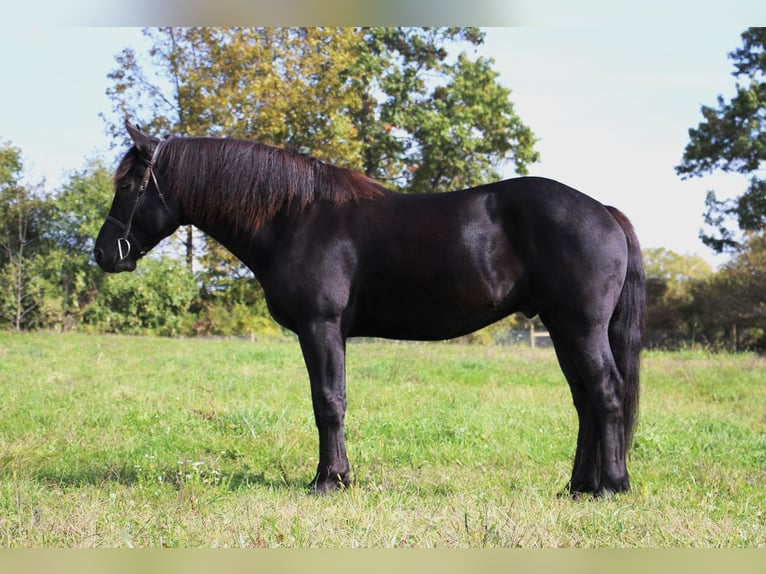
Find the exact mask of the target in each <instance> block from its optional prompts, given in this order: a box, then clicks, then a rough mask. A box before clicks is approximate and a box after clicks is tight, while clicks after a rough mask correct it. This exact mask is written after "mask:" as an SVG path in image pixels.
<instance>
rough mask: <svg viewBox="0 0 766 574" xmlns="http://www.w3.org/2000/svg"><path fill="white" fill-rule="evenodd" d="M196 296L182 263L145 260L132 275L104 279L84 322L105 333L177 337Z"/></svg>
mask: <svg viewBox="0 0 766 574" xmlns="http://www.w3.org/2000/svg"><path fill="white" fill-rule="evenodd" d="M198 293H199V288H198V286H197V284H196V281H195V280H194V276H193V274H192V273H191V272H190V271H189V270H188V268H186V267H185V266H184V265H183V263H181V262H179V261H178V260H176V259H171V258H167V257H166V258H162V259H159V260H153V259H145V260H144V261H143V262H142V265H141V266H140V267H139V268H138V269H137V270H136V271H135V272H133V273H129V274H122V275H110V276H108V277H107V278H106V279H105V281H104V284H103V285H102V287H101V289H100V290H99V292H98V296H97V297H96V300H95V302H94V305H92V306H91V307H89V308H88V310H87V311H86V313H85V315H84V321H85V323H86V324H87V325H91V326H93V327H95V328H97V329H98V330H99V331H102V332H107V333H128V334H141V333H151V334H156V335H178V334H180V332H181V329H182V327H183V325H184V313H185V312H186V311H187V310H188V308H189V307H190V305H191V304H192V301H193V300H194V299H195V297H196V296H197V295H198Z"/></svg>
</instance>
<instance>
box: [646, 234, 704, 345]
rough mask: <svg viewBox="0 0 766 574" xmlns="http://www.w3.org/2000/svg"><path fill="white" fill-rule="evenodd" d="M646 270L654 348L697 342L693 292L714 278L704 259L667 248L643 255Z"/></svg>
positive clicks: (648, 328)
mask: <svg viewBox="0 0 766 574" xmlns="http://www.w3.org/2000/svg"><path fill="white" fill-rule="evenodd" d="M643 257H644V269H645V271H646V284H647V287H646V291H647V319H646V324H647V330H648V332H649V339H650V342H651V345H652V346H656V345H660V344H662V345H668V344H671V340H677V339H684V340H694V339H695V338H696V336H697V334H698V330H699V325H698V323H697V320H696V319H697V318H695V317H694V314H693V306H694V295H693V289H694V286H695V284H696V283H697V282H699V281H703V280H706V279H707V278H709V277H710V276H712V275H713V270H712V268H711V267H710V265H709V264H708V263H707V262H706V261H705V260H704V259H702V258H701V257H697V256H692V255H680V254H678V253H675V252H674V251H671V250H669V249H665V248H656V249H646V250H644V252H643Z"/></svg>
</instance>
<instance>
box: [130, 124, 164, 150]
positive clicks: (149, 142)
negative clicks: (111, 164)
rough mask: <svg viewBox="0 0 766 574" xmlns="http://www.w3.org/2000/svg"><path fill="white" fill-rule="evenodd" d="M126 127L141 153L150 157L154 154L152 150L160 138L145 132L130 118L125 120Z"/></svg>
mask: <svg viewBox="0 0 766 574" xmlns="http://www.w3.org/2000/svg"><path fill="white" fill-rule="evenodd" d="M125 129H126V130H128V135H129V136H130V139H131V140H133V143H134V144H135V146H136V149H137V150H138V151H139V152H140V153H141V155H144V156H146V157H147V158H150V157H151V156H152V151H153V150H154V148H155V147H156V146H157V144H158V143H159V140H158V139H157V138H153V137H152V136H150V135H147V134H145V133H144V132H142V131H141V129H140V128H139V127H138V126H134V125H133V124H131V123H130V122H129V121H128V120H125Z"/></svg>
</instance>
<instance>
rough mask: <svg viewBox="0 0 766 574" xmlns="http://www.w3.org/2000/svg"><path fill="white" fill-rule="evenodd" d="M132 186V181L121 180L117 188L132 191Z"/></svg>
mask: <svg viewBox="0 0 766 574" xmlns="http://www.w3.org/2000/svg"><path fill="white" fill-rule="evenodd" d="M131 187H132V186H131V184H130V182H129V181H121V182H120V183H119V184H118V185H117V189H118V190H120V191H130V188H131Z"/></svg>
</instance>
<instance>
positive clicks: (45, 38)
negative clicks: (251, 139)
mask: <svg viewBox="0 0 766 574" xmlns="http://www.w3.org/2000/svg"><path fill="white" fill-rule="evenodd" d="M744 27H745V26H744V25H743V24H742V23H741V21H731V22H729V21H724V22H723V23H721V24H720V25H714V24H713V23H707V24H706V25H704V26H698V25H695V26H675V25H674V26H659V25H658V26H629V25H627V26H611V25H607V24H606V23H603V22H596V23H595V24H591V25H587V24H583V25H568V26H559V25H550V26H547V25H532V26H515V27H508V28H488V29H486V39H485V44H484V45H483V46H481V47H480V48H479V51H478V54H480V55H482V56H485V57H491V58H493V59H494V61H495V69H496V70H498V72H499V73H500V82H501V83H502V84H503V85H505V86H506V87H508V88H509V89H511V91H512V93H511V100H512V101H513V103H514V105H515V108H516V111H517V112H518V114H519V115H520V117H521V119H522V121H524V123H526V124H527V125H528V126H530V127H531V128H532V130H533V131H534V133H535V135H536V136H537V137H538V138H539V142H538V144H537V149H538V150H539V151H540V155H541V161H540V162H539V163H537V164H534V165H532V166H530V173H531V174H532V175H540V176H545V177H550V178H553V179H557V180H559V181H562V182H563V183H566V184H568V185H571V186H572V187H575V188H577V189H579V190H581V191H583V192H585V193H587V194H589V195H591V196H593V197H595V198H596V199H598V200H599V201H602V202H604V203H607V204H610V205H614V206H616V207H618V208H619V209H621V210H622V211H624V212H625V213H626V214H627V215H628V216H629V217H630V218H631V220H632V221H633V223H634V225H635V227H636V229H637V231H638V234H639V238H640V239H641V242H642V246H643V247H645V248H648V247H665V248H667V249H672V250H673V251H676V252H678V253H682V254H689V255H699V256H702V257H704V258H705V259H706V260H708V261H709V262H710V263H711V264H713V265H716V264H720V263H721V262H722V261H723V260H724V259H723V258H721V257H715V256H714V255H713V254H712V253H711V252H710V250H709V249H708V248H707V247H705V246H704V245H703V244H702V243H701V241H700V240H699V239H698V235H699V229H700V227H701V226H702V213H703V211H704V198H705V193H706V191H707V190H708V189H715V190H716V191H717V193H718V194H719V197H731V196H734V195H738V194H739V193H741V191H742V190H743V189H744V186H745V185H746V182H745V181H744V180H743V179H742V178H741V177H739V176H728V177H726V176H718V175H716V176H712V177H705V178H695V179H692V180H687V181H682V180H681V179H680V178H679V177H678V176H677V175H676V174H675V171H674V169H673V168H674V166H676V165H678V163H679V162H680V160H681V156H682V154H683V150H684V147H685V145H686V143H687V142H688V130H689V128H691V127H696V126H697V124H698V123H699V121H700V119H701V115H700V106H702V105H715V102H716V97H717V96H718V95H719V94H722V95H724V97H727V96H730V95H731V94H733V92H734V89H735V85H736V80H735V78H734V77H733V76H732V75H731V72H732V70H733V67H732V64H731V61H730V60H729V59H728V57H727V54H728V53H729V52H731V51H732V50H734V49H735V48H737V47H739V46H740V45H741V38H740V34H741V32H742V31H743V29H744ZM0 31H2V34H0V82H2V84H4V85H3V86H2V89H0V142H4V143H11V144H13V145H14V146H15V147H17V148H19V149H20V150H21V152H22V157H23V159H24V163H25V167H26V178H27V180H28V181H30V182H37V181H40V180H45V182H46V187H47V188H49V189H55V187H56V186H57V185H58V184H59V183H60V182H62V181H65V180H66V178H67V175H68V174H70V173H72V172H73V171H74V170H78V169H81V168H83V167H84V166H85V164H86V160H87V158H89V157H95V156H97V155H103V156H105V157H107V158H108V159H109V160H110V161H111V160H113V158H114V154H115V152H114V151H110V150H109V145H110V139H109V137H108V136H107V134H106V130H105V123H104V121H103V120H102V119H101V118H100V117H99V114H100V113H107V114H108V113H110V111H111V106H110V103H109V100H108V98H107V97H106V95H105V90H106V88H107V86H108V80H107V74H108V73H109V71H110V70H112V69H113V68H114V67H115V63H114V56H115V55H116V54H117V53H118V52H119V51H120V50H121V49H122V48H124V47H128V46H131V47H135V48H138V49H140V48H141V47H142V46H143V47H145V40H144V38H143V36H142V34H141V31H140V29H139V28H115V27H69V26H62V25H49V24H39V25H35V24H26V25H21V26H14V27H6V28H4V29H2V30H0ZM504 175H505V176H508V177H510V176H513V175H514V174H513V172H512V168H509V170H508V171H506V173H505V174H504Z"/></svg>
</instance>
